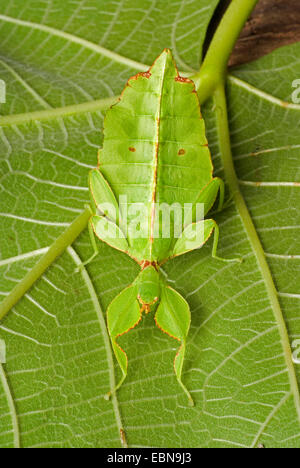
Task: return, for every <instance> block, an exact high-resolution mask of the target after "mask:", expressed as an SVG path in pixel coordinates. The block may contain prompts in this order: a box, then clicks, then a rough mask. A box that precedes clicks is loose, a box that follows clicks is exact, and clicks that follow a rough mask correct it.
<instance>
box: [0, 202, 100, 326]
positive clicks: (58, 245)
mask: <svg viewBox="0 0 300 468" xmlns="http://www.w3.org/2000/svg"><path fill="white" fill-rule="evenodd" d="M90 217H91V212H90V209H89V208H86V209H85V210H84V211H83V212H82V213H81V214H80V215H79V216H78V217H77V218H76V219H75V221H73V223H72V224H71V225H70V226H69V227H68V228H67V229H66V230H65V231H64V232H63V233H62V234H61V235H60V236H59V237H58V238H57V239H56V241H55V242H54V243H53V244H52V245H51V247H50V248H49V250H48V252H47V253H46V254H45V255H43V257H42V258H41V259H40V260H39V261H38V262H37V263H36V265H35V266H34V267H33V268H32V270H30V271H29V272H28V273H27V274H26V275H25V277H24V278H23V279H22V281H21V282H20V283H18V284H17V285H16V286H15V287H14V288H13V290H12V291H11V292H10V293H9V295H8V296H7V297H6V298H5V299H4V301H3V302H2V303H1V304H0V320H2V319H3V317H4V316H5V315H6V314H7V313H8V312H9V311H10V310H11V308H12V307H13V306H14V305H16V303H17V302H18V301H19V300H20V299H21V298H22V297H23V296H24V294H26V292H27V291H28V290H29V289H30V288H31V286H32V285H33V284H34V283H35V281H36V280H38V279H39V278H40V277H41V276H42V274H43V273H44V272H45V271H46V270H47V268H48V267H49V266H50V265H51V264H52V263H53V262H54V260H56V258H57V257H59V255H61V254H62V253H63V252H64V250H65V249H66V248H67V247H68V246H69V245H71V244H72V243H73V242H74V241H75V239H76V237H78V236H79V234H80V233H81V232H82V231H83V230H84V229H85V228H86V226H87V223H88V220H89V218H90Z"/></svg>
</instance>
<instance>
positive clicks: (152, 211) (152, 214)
mask: <svg viewBox="0 0 300 468" xmlns="http://www.w3.org/2000/svg"><path fill="white" fill-rule="evenodd" d="M165 71H166V60H165V63H164V68H163V73H162V78H161V81H160V88H159V89H160V93H159V99H158V106H157V112H156V115H155V122H156V139H155V142H154V166H153V181H152V192H151V193H152V198H151V208H150V259H151V260H152V250H153V241H154V222H155V203H156V190H157V170H158V151H159V137H160V115H161V102H162V91H163V86H164V81H165Z"/></svg>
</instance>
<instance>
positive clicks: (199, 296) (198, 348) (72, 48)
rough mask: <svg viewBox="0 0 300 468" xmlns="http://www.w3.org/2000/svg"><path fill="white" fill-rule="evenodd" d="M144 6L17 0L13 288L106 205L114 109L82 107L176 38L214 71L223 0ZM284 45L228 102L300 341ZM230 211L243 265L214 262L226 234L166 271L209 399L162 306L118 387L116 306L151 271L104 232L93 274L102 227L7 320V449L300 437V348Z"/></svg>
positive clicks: (2, 433)
mask: <svg viewBox="0 0 300 468" xmlns="http://www.w3.org/2000/svg"><path fill="white" fill-rule="evenodd" d="M1 3H2V5H1ZM99 4H100V6H99ZM136 4H137V2H134V1H133V0H125V1H122V2H113V1H107V0H106V1H104V0H103V1H97V2H96V0H87V1H85V2H82V1H78V2H77V3H74V2H71V1H65V2H63V6H62V2H58V1H54V0H53V1H52V2H47V8H46V7H45V4H43V3H39V2H36V1H31V0H27V1H26V2H24V4H22V7H21V8H20V2H18V1H10V2H5V3H4V1H3V0H2V1H1V2H0V37H1V62H0V66H1V68H0V77H1V78H3V79H5V80H6V81H7V83H8V99H7V104H6V105H4V106H3V107H1V109H2V112H3V113H4V114H12V116H11V117H9V118H6V117H5V118H4V119H3V120H2V126H1V130H0V148H1V152H0V154H1V156H0V180H1V198H0V221H1V222H0V235H1V243H0V291H1V293H0V294H1V296H0V297H4V296H5V295H6V294H8V293H9V291H10V290H11V289H12V288H13V286H14V285H15V284H16V283H17V282H19V281H20V280H21V279H22V278H23V277H24V275H25V273H26V271H28V270H29V269H30V268H31V267H32V266H33V265H34V264H35V263H36V261H37V260H38V258H40V256H41V255H42V253H43V252H44V251H45V250H46V249H47V247H48V246H49V245H51V243H52V242H53V241H54V239H55V238H56V237H57V236H58V235H59V234H60V233H61V232H62V230H63V229H64V227H65V226H66V225H68V224H69V223H71V222H72V220H73V219H74V217H75V216H76V214H77V213H79V212H80V211H82V209H83V206H84V203H85V202H86V200H87V199H88V192H87V188H86V187H87V173H88V170H89V168H90V167H93V166H94V165H95V163H96V153H97V148H98V147H99V146H100V145H101V140H102V123H103V115H104V114H103V104H102V103H101V102H99V101H95V102H91V103H90V104H87V105H81V106H77V104H80V103H84V102H85V101H90V100H96V99H100V98H103V97H107V96H110V95H112V94H117V93H119V92H120V91H121V89H122V88H123V86H124V84H125V82H126V80H127V79H128V77H129V76H130V75H131V74H133V73H135V72H136V71H137V70H139V69H144V68H145V67H144V66H143V65H141V64H142V63H145V64H147V63H148V64H149V63H151V62H152V61H153V60H154V58H155V57H156V56H157V55H158V54H159V53H160V52H161V50H162V49H163V48H164V47H171V48H172V50H173V53H174V55H175V59H176V60H177V62H178V65H179V67H180V68H181V69H182V70H186V71H189V70H190V68H193V69H197V68H198V66H199V61H200V56H201V55H200V54H201V50H200V49H201V47H200V44H201V43H202V42H203V39H204V36H205V29H206V27H207V24H208V22H209V19H210V17H211V15H212V13H213V10H214V8H215V6H216V4H217V1H215V2H212V1H209V0H194V1H188V2H187V1H184V0H181V1H179V2H171V1H168V2H165V1H163V0H159V1H154V0H148V1H146V0H143V1H141V2H139V6H138V7H137V6H136ZM103 48H105V49H103ZM109 51H112V52H109ZM283 51H284V52H283ZM283 51H280V50H279V51H277V52H275V53H273V54H271V55H270V56H269V57H266V58H264V59H261V60H260V61H258V62H257V64H251V65H247V66H245V67H243V68H242V69H240V70H237V71H236V73H235V75H236V76H235V77H231V78H230V79H229V82H228V97H229V112H230V125H231V133H232V147H233V151H234V159H235V167H236V170H237V173H238V177H239V179H240V181H241V189H242V191H243V194H244V197H245V199H246V203H247V205H248V207H249V209H250V213H251V216H252V219H253V221H254V223H255V226H256V229H257V231H258V234H259V237H260V239H261V241H262V244H263V248H264V250H265V252H266V254H267V260H268V262H269V265H270V268H271V271H272V274H273V278H274V282H275V285H276V288H277V290H278V292H279V298H280V302H281V306H282V314H283V317H284V319H285V322H286V324H287V326H288V330H289V333H290V339H291V343H292V342H293V341H294V340H295V339H296V338H299V336H300V318H299V298H300V295H299V287H297V285H299V280H300V263H299V262H300V256H299V247H300V246H299V238H300V237H299V225H300V222H299V194H298V191H299V184H297V183H299V169H298V168H299V137H298V134H299V122H300V107H298V106H297V105H293V106H292V105H286V104H284V105H283V103H282V102H281V101H280V98H285V99H288V90H289V86H291V81H292V79H296V78H298V77H299V76H300V66H299V63H297V57H298V56H299V53H300V45H295V46H290V47H287V48H285V49H283ZM114 53H116V54H119V55H117V56H116V55H114ZM283 55H288V56H289V57H290V60H293V61H294V64H293V67H292V68H291V67H290V66H289V63H283V64H282V66H281V60H282V56H283ZM130 60H133V61H138V62H139V63H138V64H136V65H135V64H134V63H132V62H131V61H130ZM279 68H280V75H278V69H279ZM257 71H259V77H260V78H255V77H256V76H257ZM297 74H298V75H297ZM276 76H280V78H277V79H276ZM278 80H280V81H279V83H278ZM249 83H250V84H249ZM278 84H280V87H278ZM251 85H252V86H251ZM253 85H254V86H256V88H254V87H253ZM292 91H293V88H291V92H292ZM72 104H76V106H75V107H74V108H72V109H65V110H63V109H62V110H59V111H58V110H57V108H60V107H61V106H65V105H72ZM49 106H51V107H53V108H55V109H51V108H49ZM46 108H47V109H48V108H49V109H48V110H46V112H42V113H37V114H34V115H31V114H27V115H23V116H21V117H17V116H16V117H14V116H13V114H17V113H20V112H23V113H24V112H29V111H39V110H42V109H46ZM214 110H215V107H214V103H209V104H208V105H207V106H206V108H205V117H206V120H207V136H208V140H209V143H210V147H211V150H212V153H213V155H214V163H215V167H216V174H217V175H222V172H223V171H222V164H221V159H220V150H219V141H218V136H217V132H216V122H215V118H216V117H215V113H214ZM0 123H1V122H0ZM297 208H298V209H297ZM216 219H217V220H218V221H219V222H220V230H221V241H220V255H223V256H228V257H230V256H239V255H242V256H243V257H244V263H243V264H242V265H230V264H229V265H228V264H226V265H224V264H222V263H219V262H218V261H216V260H215V261H213V260H212V259H211V258H210V249H211V244H210V245H207V246H206V247H205V248H204V249H203V250H202V251H199V252H192V253H190V254H187V255H184V256H182V257H180V258H178V259H175V260H174V261H172V262H170V263H168V264H166V266H165V272H166V274H167V275H168V277H169V280H170V283H171V284H172V285H174V287H175V288H176V289H177V290H179V291H180V293H181V294H182V295H183V296H184V297H185V298H186V299H187V301H188V302H189V304H190V306H191V310H192V326H191V331H190V334H189V338H188V344H187V359H186V363H185V367H184V376H183V378H184V381H185V383H186V384H187V385H188V388H189V389H191V390H192V395H193V398H194V399H195V401H196V406H195V408H192V409H191V408H189V407H187V406H186V399H185V396H184V395H183V394H182V392H181V389H180V388H179V387H178V384H177V381H176V378H175V376H174V373H173V369H172V360H173V357H174V349H175V348H176V343H174V340H172V339H171V338H168V337H167V336H165V335H163V334H162V333H161V332H160V331H159V330H158V329H157V328H156V327H155V326H154V322H153V316H152V315H151V314H149V315H148V316H147V317H146V318H145V319H144V320H143V322H142V324H141V325H140V326H139V327H138V328H136V329H135V330H133V331H132V332H131V334H128V336H124V337H122V342H123V343H124V346H126V350H128V355H129V374H128V378H127V380H126V382H125V383H124V385H123V387H122V389H121V390H120V391H119V393H118V394H117V397H116V398H115V399H113V401H112V402H107V401H105V400H104V399H103V394H104V393H105V392H106V391H107V390H108V389H109V388H110V387H111V386H112V384H113V381H114V379H115V377H114V373H115V372H116V373H118V372H119V370H118V369H117V366H116V368H114V365H113V360H112V354H111V350H110V346H109V342H108V337H107V332H106V328H105V313H104V311H105V309H106V307H107V306H108V304H109V302H110V301H111V300H112V299H113V298H114V297H115V296H116V295H117V293H118V292H119V291H120V290H121V289H123V288H124V287H126V286H127V285H128V284H129V283H130V282H131V281H132V280H133V279H134V278H135V276H136V274H137V272H138V269H137V266H136V264H135V263H134V262H133V261H131V260H130V259H129V258H128V257H127V256H125V255H123V254H121V253H119V252H117V251H115V250H113V249H111V248H109V247H108V246H106V245H104V244H99V245H100V255H99V257H98V258H97V259H96V260H95V261H94V262H93V263H92V264H90V265H89V266H88V268H87V270H84V271H83V272H81V273H80V272H79V273H77V272H76V271H75V269H76V266H77V265H78V264H79V263H80V261H81V260H85V259H87V258H88V257H89V255H91V251H92V249H91V246H90V243H89V238H88V235H87V233H86V232H84V233H83V234H82V235H81V236H80V238H79V239H78V240H77V241H76V243H75V244H74V245H73V246H72V247H70V248H69V249H68V250H67V251H66V252H65V253H64V254H63V255H62V256H61V257H60V259H59V260H58V261H57V262H55V263H54V264H53V265H52V266H51V268H49V270H48V271H47V272H46V274H45V275H44V276H43V277H42V278H41V279H40V280H39V281H38V282H37V283H36V284H35V286H34V287H33V288H32V289H31V290H30V291H29V293H27V294H26V296H25V297H24V298H23V299H22V300H21V301H20V302H19V304H18V305H17V306H16V307H14V308H13V310H12V311H11V312H10V314H9V315H8V316H7V317H6V319H5V320H4V321H3V322H2V323H1V326H0V338H1V339H4V340H5V342H6V346H7V363H6V364H3V365H2V366H1V365H0V446H1V447H11V446H14V445H15V446H17V445H18V444H19V443H20V445H21V446H23V447H53V446H57V447H118V446H120V435H119V429H120V427H121V426H122V427H124V429H125V431H126V434H127V438H128V443H129V445H130V446H151V447H157V446H166V447H181V446H183V447H191V446H195V447H205V446H208V447H235V446H237V447H251V446H257V445H258V444H259V443H263V444H264V445H265V446H266V447H269V446H272V447H276V446H280V447H297V446H299V443H300V430H299V429H300V428H299V414H300V407H299V394H298V388H297V387H296V385H295V381H294V380H293V376H294V369H293V368H292V367H288V366H287V364H286V356H287V355H288V354H289V353H290V352H291V348H290V347H289V346H288V344H287V343H286V342H284V340H283V339H282V337H283V336H284V329H283V328H284V326H283V323H282V321H281V320H279V317H278V314H274V311H273V310H272V303H271V301H270V297H269V295H268V294H267V289H266V277H265V274H264V272H263V271H261V270H260V268H259V266H258V263H257V260H256V253H257V252H256V251H255V248H253V242H252V239H251V237H250V236H249V232H248V231H247V226H245V225H244V224H243V221H242V218H241V217H240V213H239V211H238V209H237V207H236V206H234V205H231V206H230V207H229V208H228V209H226V210H225V211H224V212H223V213H222V214H221V215H218V216H217V217H216ZM120 341H121V340H120ZM298 370H299V366H298ZM296 371H297V368H296ZM299 379H300V373H299V372H298V381H299Z"/></svg>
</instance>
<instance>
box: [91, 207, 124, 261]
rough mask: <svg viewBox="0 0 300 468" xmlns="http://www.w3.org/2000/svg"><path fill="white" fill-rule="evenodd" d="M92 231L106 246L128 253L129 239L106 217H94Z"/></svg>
mask: <svg viewBox="0 0 300 468" xmlns="http://www.w3.org/2000/svg"><path fill="white" fill-rule="evenodd" d="M91 225H92V229H93V231H94V233H95V235H96V237H98V239H100V240H102V241H103V242H105V243H106V244H108V245H110V246H111V247H113V248H114V249H116V250H121V252H125V253H127V252H128V249H129V245H128V242H127V239H126V237H125V235H124V234H123V232H122V231H121V229H120V228H119V226H117V224H115V223H114V222H112V221H110V220H109V219H108V218H106V217H105V216H98V215H94V216H92V218H91Z"/></svg>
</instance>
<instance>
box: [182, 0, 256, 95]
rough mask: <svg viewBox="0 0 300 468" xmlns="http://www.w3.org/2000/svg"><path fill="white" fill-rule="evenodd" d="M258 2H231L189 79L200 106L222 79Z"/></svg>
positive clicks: (235, 0)
mask: <svg viewBox="0 0 300 468" xmlns="http://www.w3.org/2000/svg"><path fill="white" fill-rule="evenodd" d="M257 2H258V0H232V2H231V4H230V5H229V7H228V9H227V11H226V13H225V14H224V16H223V18H222V20H221V22H220V24H219V26H218V29H217V31H216V33H215V35H214V37H213V39H212V41H211V43H210V46H209V49H208V51H207V54H206V56H205V59H204V62H203V65H202V67H201V69H200V71H199V72H198V73H196V74H195V75H194V76H192V77H191V79H192V80H193V81H194V82H195V85H196V89H197V90H198V95H199V100H200V104H202V103H203V102H205V101H206V100H207V99H208V98H209V97H210V96H211V95H212V94H213V92H214V90H215V89H216V87H217V86H218V84H219V83H221V82H222V81H223V79H224V76H225V73H226V70H227V64H228V60H229V58H230V55H231V52H232V50H233V48H234V45H235V43H236V41H237V39H238V37H239V35H240V33H241V31H242V29H243V26H244V24H245V23H246V21H247V19H248V18H249V16H250V14H251V12H252V10H253V9H254V7H255V5H256V4H257Z"/></svg>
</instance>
